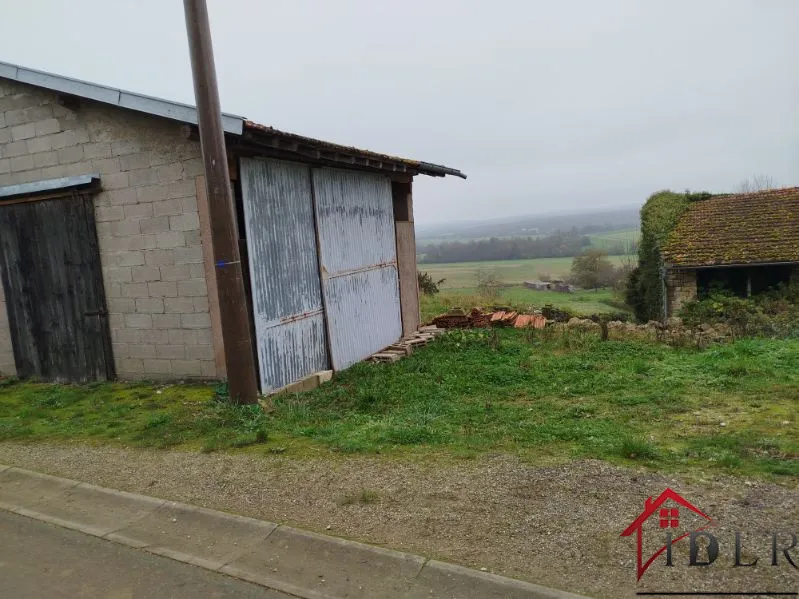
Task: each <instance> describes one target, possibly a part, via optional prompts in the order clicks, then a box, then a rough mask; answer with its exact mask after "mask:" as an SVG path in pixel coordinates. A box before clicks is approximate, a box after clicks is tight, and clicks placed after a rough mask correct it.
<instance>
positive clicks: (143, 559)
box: [0, 511, 290, 599]
mask: <svg viewBox="0 0 799 599" xmlns="http://www.w3.org/2000/svg"><path fill="white" fill-rule="evenodd" d="M0 597H2V598H8V599H12V598H13V599H198V598H203V599H227V598H231V599H232V598H234V597H235V598H236V599H290V596H289V595H285V594H283V593H279V592H277V591H272V590H268V589H265V588H263V587H259V586H257V585H253V584H250V583H247V582H243V581H240V580H236V579H234V578H230V577H228V576H225V575H224V574H217V573H215V572H211V571H208V570H204V569H202V568H197V567H195V566H190V565H188V564H184V563H180V562H176V561H173V560H171V559H168V558H165V557H160V556H157V555H152V554H150V553H147V552H145V551H140V550H137V549H131V548H129V547H124V546H122V545H117V544H116V543H112V542H110V541H104V540H102V539H98V538H96V537H91V536H88V535H84V534H83V533H80V532H76V531H72V530H67V529H65V528H60V527H58V526H53V525H50V524H45V523H43V522H38V521H36V520H31V519H29V518H24V517H22V516H17V515H15V514H10V513H8V512H4V511H0Z"/></svg>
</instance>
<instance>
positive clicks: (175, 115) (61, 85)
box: [0, 62, 466, 179]
mask: <svg viewBox="0 0 799 599" xmlns="http://www.w3.org/2000/svg"><path fill="white" fill-rule="evenodd" d="M0 78H5V79H11V80H13V81H19V82H21V83H27V84H29V85H34V86H36V87H42V88H45V89H51V90H54V91H57V92H61V93H64V94H68V95H71V96H77V97H80V98H87V99H89V100H95V101H97V102H103V103H105V104H112V105H114V106H119V107H120V108H127V109H130V110H136V111H138V112H145V113H147V114H153V115H156V116H161V117H164V118H168V119H173V120H176V121H180V122H183V123H190V124H193V125H196V124H197V109H196V108H195V107H194V106H190V105H188V104H181V103H179V102H172V101H170V100H163V99H161V98H154V97H151V96H145V95H143V94H137V93H135V92H128V91H124V90H121V89H116V88H112V87H108V86H105V85H98V84H96V83H90V82H88V81H81V80H79V79H72V78H70V77H64V76H62V75H55V74H53V73H46V72H44V71H38V70H36V69H29V68H27V67H23V66H20V65H15V64H10V63H6V62H0ZM222 128H223V129H224V130H225V132H227V133H229V134H232V135H236V136H242V135H244V134H245V132H249V133H251V134H254V135H256V136H260V137H262V138H265V139H272V140H276V141H282V142H286V143H287V144H289V145H291V144H296V145H297V146H300V145H302V146H303V147H304V148H306V149H307V150H310V157H311V158H313V153H318V154H319V155H320V158H324V159H325V160H329V161H332V162H340V163H343V164H346V165H349V166H350V167H352V168H358V167H364V168H368V169H377V170H388V171H394V172H397V171H399V172H407V173H409V174H412V175H413V174H417V173H419V174H423V175H430V176H433V177H443V176H445V175H453V176H456V177H461V178H462V179H465V178H466V175H465V174H463V173H462V172H461V171H459V170H457V169H454V168H450V167H448V166H442V165H438V164H432V163H430V162H421V161H418V160H410V159H408V158H399V157H397V156H389V155H387V154H379V153H377V152H372V151H369V150H361V149H358V148H353V147H349V146H343V145H339V144H334V143H330V142H326V141H322V140H320V139H313V138H311V137H304V136H302V135H296V134H294V133H288V132H285V131H280V130H278V129H274V128H272V127H267V126H266V125H260V124H258V123H255V122H252V121H248V120H246V119H244V117H240V116H236V115H232V114H226V113H223V114H222ZM281 149H282V150H285V151H287V152H289V153H290V152H291V149H290V148H285V147H284V148H281ZM325 153H326V154H329V155H330V157H329V158H328V157H326V156H322V154H325ZM302 155H303V156H305V157H306V158H307V157H309V152H308V151H305V152H302Z"/></svg>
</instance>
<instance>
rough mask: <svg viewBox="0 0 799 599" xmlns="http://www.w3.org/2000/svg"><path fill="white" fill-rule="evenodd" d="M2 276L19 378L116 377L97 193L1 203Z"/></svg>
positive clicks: (71, 379)
mask: <svg viewBox="0 0 799 599" xmlns="http://www.w3.org/2000/svg"><path fill="white" fill-rule="evenodd" d="M0 271H2V279H3V288H4V290H5V297H6V303H7V309H8V320H9V325H10V327H11V341H12V345H13V347H14V358H15V361H16V366H17V373H18V375H19V376H21V377H38V378H41V379H43V380H51V381H75V382H84V381H93V380H105V379H110V378H113V376H114V361H113V356H112V352H111V338H110V335H109V329H108V313H107V310H106V303H105V292H104V289H103V278H102V270H101V268H100V254H99V250H98V246H97V232H96V230H95V224H94V205H93V202H92V198H91V196H90V195H88V194H77V193H76V194H73V195H71V196H68V197H64V198H58V199H48V200H40V201H25V202H19V201H17V203H5V204H4V203H2V202H0Z"/></svg>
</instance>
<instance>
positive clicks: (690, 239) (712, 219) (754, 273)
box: [661, 187, 799, 316]
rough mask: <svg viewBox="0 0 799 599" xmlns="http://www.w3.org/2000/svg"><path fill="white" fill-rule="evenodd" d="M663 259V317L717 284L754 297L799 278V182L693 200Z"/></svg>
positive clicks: (702, 295)
mask: <svg viewBox="0 0 799 599" xmlns="http://www.w3.org/2000/svg"><path fill="white" fill-rule="evenodd" d="M661 258H662V261H663V287H664V306H663V312H664V316H673V315H676V314H677V313H678V312H679V310H680V309H681V308H682V307H683V305H684V304H685V303H686V302H689V301H692V300H695V299H697V298H699V299H702V298H705V297H707V296H708V295H709V294H710V293H711V292H712V291H713V290H714V289H717V290H725V291H727V292H730V293H734V294H736V295H738V296H740V297H750V296H752V295H755V294H758V293H762V292H764V291H767V290H768V289H770V288H773V287H776V286H778V285H780V284H783V285H789V284H796V283H799V187H788V188H784V189H766V190H761V191H755V192H750V193H735V194H719V195H712V196H709V197H707V198H705V199H701V200H697V201H694V202H692V203H691V204H690V205H689V206H688V208H686V210H685V212H684V213H683V214H682V215H681V216H680V218H679V220H678V221H677V225H676V226H675V227H674V230H673V231H672V232H671V234H670V235H669V238H668V239H667V241H666V244H665V245H664V247H663V250H662V252H661Z"/></svg>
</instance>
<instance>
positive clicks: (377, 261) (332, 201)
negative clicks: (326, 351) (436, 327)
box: [313, 168, 402, 370]
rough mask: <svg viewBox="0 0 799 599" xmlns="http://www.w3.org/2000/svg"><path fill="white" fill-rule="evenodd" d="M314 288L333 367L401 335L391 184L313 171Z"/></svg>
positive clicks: (361, 176)
mask: <svg viewBox="0 0 799 599" xmlns="http://www.w3.org/2000/svg"><path fill="white" fill-rule="evenodd" d="M313 184H314V190H313V191H314V198H315V207H316V216H317V226H318V230H319V251H320V260H321V263H322V290H323V293H324V297H325V311H326V315H327V320H328V330H329V335H330V352H331V362H332V364H333V368H334V369H336V370H340V369H342V368H346V367H348V366H350V365H352V364H354V363H356V362H359V361H360V360H363V359H364V358H367V357H369V356H370V355H371V354H373V353H374V352H376V351H379V350H381V349H383V348H384V347H386V346H388V345H391V344H392V343H394V342H395V341H397V339H399V337H400V336H401V335H402V322H401V317H400V303H399V283H398V277H397V251H396V244H395V236H394V213H393V203H392V199H391V182H390V181H389V179H388V178H387V177H384V176H381V175H372V174H368V173H358V172H351V171H345V170H339V169H327V168H323V169H314V171H313Z"/></svg>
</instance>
